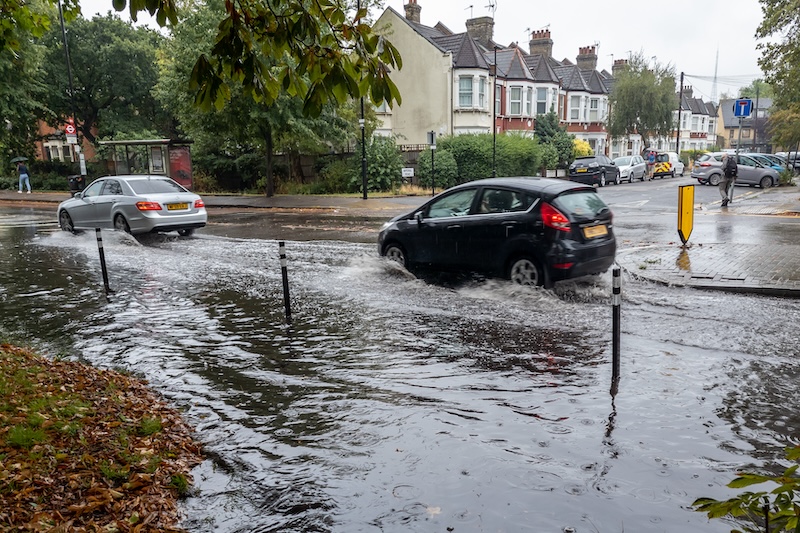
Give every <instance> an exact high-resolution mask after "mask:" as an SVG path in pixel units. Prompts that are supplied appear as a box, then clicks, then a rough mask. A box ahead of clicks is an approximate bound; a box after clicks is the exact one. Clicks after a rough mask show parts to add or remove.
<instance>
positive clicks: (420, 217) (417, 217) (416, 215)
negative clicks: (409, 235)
mask: <svg viewBox="0 0 800 533" xmlns="http://www.w3.org/2000/svg"><path fill="white" fill-rule="evenodd" d="M423 218H425V217H424V216H423V215H422V211H417V212H416V213H414V220H416V221H417V224H422V220H423Z"/></svg>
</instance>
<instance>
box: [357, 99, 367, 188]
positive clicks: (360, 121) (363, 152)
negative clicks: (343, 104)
mask: <svg viewBox="0 0 800 533" xmlns="http://www.w3.org/2000/svg"><path fill="white" fill-rule="evenodd" d="M358 125H359V127H360V128H361V189H362V190H363V195H362V197H363V198H364V200H366V199H367V144H366V143H367V141H366V133H365V131H364V126H365V121H364V98H363V97H362V98H361V118H360V119H358Z"/></svg>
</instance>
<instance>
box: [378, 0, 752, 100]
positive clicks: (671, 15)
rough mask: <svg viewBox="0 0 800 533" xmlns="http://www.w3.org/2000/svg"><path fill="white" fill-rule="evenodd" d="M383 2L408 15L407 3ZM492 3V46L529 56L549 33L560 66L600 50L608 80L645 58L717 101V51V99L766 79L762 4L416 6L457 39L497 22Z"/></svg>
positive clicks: (604, 1)
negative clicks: (618, 67)
mask: <svg viewBox="0 0 800 533" xmlns="http://www.w3.org/2000/svg"><path fill="white" fill-rule="evenodd" d="M385 1H386V4H385V5H386V7H391V8H393V9H394V10H395V11H397V12H399V13H400V14H404V13H405V10H404V9H403V6H404V5H405V4H406V3H407V2H408V0H385ZM490 3H493V4H494V5H495V10H494V21H495V24H494V40H495V42H497V43H499V44H502V45H505V46H507V45H509V44H510V43H512V42H517V43H519V45H520V47H522V48H523V49H524V50H526V51H527V49H528V40H529V32H531V31H535V30H540V29H544V28H548V29H549V30H550V38H551V39H552V40H553V56H554V57H555V59H558V60H561V59H564V58H566V59H569V60H570V61H572V62H573V63H574V62H575V56H577V55H578V49H579V48H581V47H583V46H592V45H595V44H598V43H599V47H598V50H597V68H598V70H603V69H605V70H607V71H609V72H611V65H612V60H613V59H625V58H627V57H628V55H629V54H630V53H631V51H632V52H634V53H638V52H642V53H643V54H644V56H645V57H647V58H649V57H652V56H656V58H657V60H658V62H659V63H661V64H662V65H665V64H671V65H672V66H673V67H675V71H676V73H677V74H678V76H680V73H681V72H684V73H685V74H686V75H687V76H690V75H693V76H702V77H707V78H709V81H706V80H700V79H697V78H694V77H686V78H685V81H684V85H691V86H692V87H693V90H694V95H695V96H699V97H702V98H703V99H704V100H706V101H710V100H711V97H712V91H713V82H712V81H710V79H712V78H713V77H714V70H715V63H716V58H717V50H719V65H718V67H717V80H718V82H717V97H720V96H721V95H722V94H723V93H726V92H727V93H730V94H732V95H733V96H738V94H737V93H738V89H739V87H742V86H746V85H749V84H750V83H751V82H752V81H753V79H756V78H763V74H762V73H761V69H760V68H759V67H758V57H759V52H758V51H757V50H756V43H757V41H756V39H755V37H754V35H755V31H756V28H757V27H758V25H759V24H760V23H761V19H762V16H761V7H760V5H759V3H758V0H700V1H697V0H671V1H669V2H664V1H650V2H642V3H638V5H643V6H647V7H644V8H641V9H637V8H635V7H634V6H636V5H637V3H635V2H630V1H629V0H557V1H556V2H532V1H531V0H417V4H418V5H419V6H420V7H421V8H422V11H421V13H420V19H421V22H422V24H424V25H426V26H435V25H436V23H437V22H442V23H443V24H444V25H445V26H447V27H448V28H450V30H452V31H454V32H456V33H460V32H464V31H466V27H465V25H464V22H465V21H466V20H467V19H469V18H475V17H483V16H491V15H492V10H491V9H490V8H489V7H488V5H489V4H490ZM401 53H402V50H401ZM612 55H613V56H612Z"/></svg>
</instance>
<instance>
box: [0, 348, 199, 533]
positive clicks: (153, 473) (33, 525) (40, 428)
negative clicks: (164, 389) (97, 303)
mask: <svg viewBox="0 0 800 533" xmlns="http://www.w3.org/2000/svg"><path fill="white" fill-rule="evenodd" d="M201 460H202V456H201V450H200V446H199V445H198V444H197V443H196V442H195V441H194V440H193V439H192V435H191V431H190V428H189V427H188V426H187V425H186V424H185V423H184V422H183V421H182V419H181V418H180V416H179V415H178V413H177V412H176V411H175V410H174V409H171V408H169V407H168V406H167V405H166V404H165V403H164V402H163V401H161V400H160V399H159V398H158V397H157V396H156V395H155V394H154V393H153V392H152V391H150V390H149V389H148V388H147V387H146V386H145V385H144V383H143V382H141V381H139V380H137V379H134V378H131V377H128V376H125V375H122V374H120V373H118V372H113V371H107V370H98V369H95V368H92V367H89V366H86V365H83V364H80V363H76V362H68V361H52V360H49V359H46V358H43V357H39V356H37V355H35V354H33V353H31V352H30V351H28V350H25V349H21V348H17V347H14V346H10V345H7V344H3V345H0V531H104V532H112V531H121V532H152V531H179V529H178V528H177V527H176V524H177V523H178V520H179V515H178V508H177V500H178V498H179V497H180V496H181V495H182V494H185V493H186V492H187V490H188V487H189V484H190V483H191V477H190V476H189V470H190V469H191V468H192V467H193V466H195V465H196V464H198V463H199V462H200V461H201Z"/></svg>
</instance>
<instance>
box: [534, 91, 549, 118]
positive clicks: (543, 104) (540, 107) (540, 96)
mask: <svg viewBox="0 0 800 533" xmlns="http://www.w3.org/2000/svg"><path fill="white" fill-rule="evenodd" d="M536 114H537V115H545V114H547V89H545V88H544V87H537V89H536Z"/></svg>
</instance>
